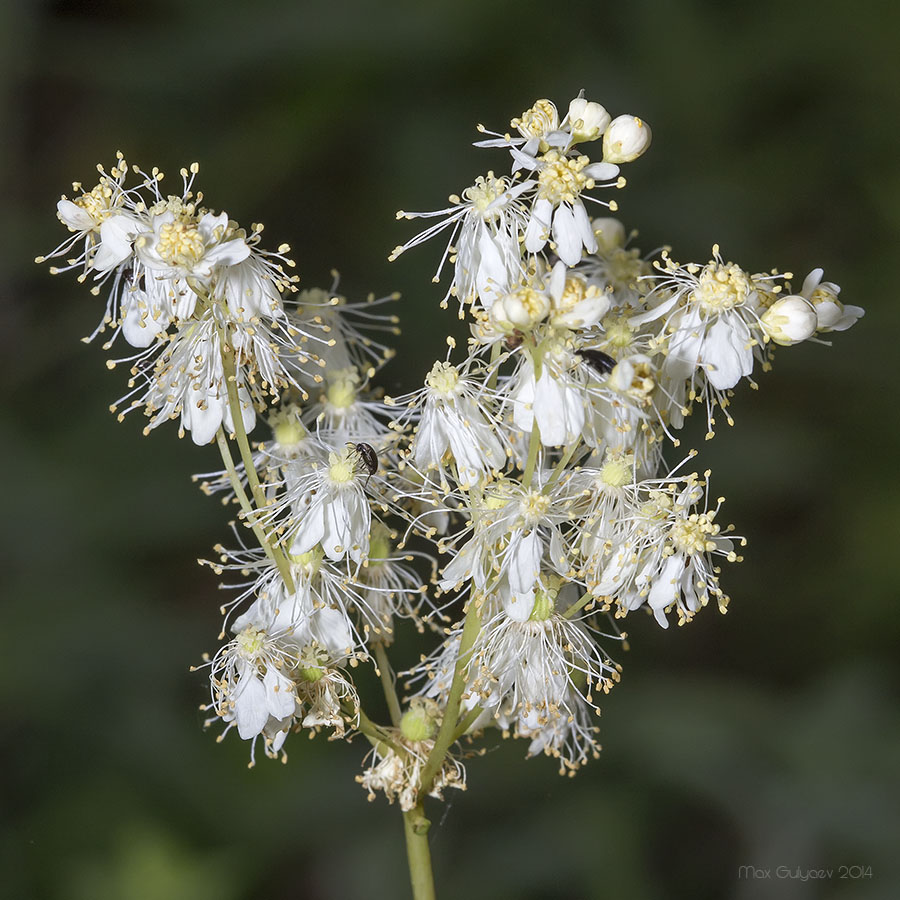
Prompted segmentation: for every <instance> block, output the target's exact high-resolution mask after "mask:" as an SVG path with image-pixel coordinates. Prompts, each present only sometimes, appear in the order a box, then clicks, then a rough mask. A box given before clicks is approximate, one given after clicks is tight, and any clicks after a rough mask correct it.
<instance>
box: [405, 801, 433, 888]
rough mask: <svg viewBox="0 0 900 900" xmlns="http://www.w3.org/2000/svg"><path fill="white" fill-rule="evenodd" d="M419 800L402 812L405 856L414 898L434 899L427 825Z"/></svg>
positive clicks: (428, 823) (428, 824)
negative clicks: (416, 803) (411, 807)
mask: <svg viewBox="0 0 900 900" xmlns="http://www.w3.org/2000/svg"><path fill="white" fill-rule="evenodd" d="M430 824H431V823H430V822H429V821H428V819H426V818H425V812H424V810H423V809H422V804H421V802H420V803H419V805H418V806H415V807H413V809H411V810H409V811H408V812H405V813H403V830H404V832H405V834H406V858H407V860H408V861H409V880H410V884H411V885H412V892H413V898H414V900H435V894H434V875H433V874H432V871H431V851H430V850H429V848H428V827H429V826H430Z"/></svg>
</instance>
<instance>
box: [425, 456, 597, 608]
mask: <svg viewBox="0 0 900 900" xmlns="http://www.w3.org/2000/svg"><path fill="white" fill-rule="evenodd" d="M543 477H544V476H543V473H537V477H536V478H535V483H534V486H533V487H525V486H524V485H521V484H518V483H517V482H515V481H512V480H511V479H503V480H502V481H499V482H497V483H495V484H494V485H492V486H489V487H488V488H487V489H486V491H485V494H484V501H483V503H482V504H481V505H479V507H478V519H477V522H476V525H475V528H474V531H473V534H472V535H471V537H470V538H469V541H468V542H467V543H466V544H465V546H463V547H462V548H461V549H460V550H459V551H458V552H457V554H456V556H455V558H454V559H453V560H452V561H451V562H450V563H449V564H448V565H447V566H446V567H445V568H444V571H443V573H442V576H441V581H440V586H441V588H442V589H443V590H451V589H453V588H455V587H458V586H460V585H461V584H462V583H463V582H465V581H467V580H469V579H471V581H472V584H473V585H474V586H475V588H476V589H477V590H478V591H485V590H486V589H488V587H489V586H491V585H493V587H492V591H493V590H496V589H497V587H498V586H499V585H500V583H501V582H502V581H503V580H504V579H505V580H506V584H507V585H508V593H507V598H508V599H507V601H506V604H505V605H506V607H507V610H508V612H509V615H512V616H515V617H516V618H518V619H527V618H528V617H529V616H530V615H531V611H532V607H533V606H534V597H535V591H536V590H537V589H538V581H539V576H540V574H541V570H542V568H544V567H545V566H546V568H548V569H552V570H554V571H556V572H557V573H559V574H561V575H562V574H564V573H566V572H567V571H568V569H569V561H568V557H567V554H566V545H565V541H564V539H563V536H562V532H561V531H560V526H562V525H563V524H565V523H567V522H569V521H570V520H571V519H572V518H573V515H574V510H573V503H574V502H575V501H576V500H577V499H578V498H579V497H580V491H579V490H578V489H577V488H572V487H570V486H569V484H568V480H567V479H564V480H558V481H555V482H553V483H552V484H551V483H549V481H548V483H547V484H546V485H545V484H543V483H542V482H543ZM476 502H477V501H476Z"/></svg>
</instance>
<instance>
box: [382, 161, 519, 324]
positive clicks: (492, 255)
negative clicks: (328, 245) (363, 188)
mask: <svg viewBox="0 0 900 900" xmlns="http://www.w3.org/2000/svg"><path fill="white" fill-rule="evenodd" d="M532 187H534V182H533V181H523V182H520V183H518V184H513V183H512V181H511V180H510V179H509V178H496V177H495V176H494V173H493V172H488V173H487V175H486V176H483V177H482V176H479V177H478V178H477V179H476V180H475V184H474V185H472V186H471V187H469V188H466V189H465V190H464V191H463V192H462V197H457V196H452V197H451V198H450V201H451V203H453V206H450V207H448V208H447V209H441V210H437V211H435V212H428V213H413V212H404V211H402V210H401V211H400V212H398V213H397V218H403V219H415V218H432V217H436V216H440V217H441V218H442V221H440V222H438V223H437V224H435V225H432V226H431V227H430V228H427V229H426V230H425V231H423V232H421V233H420V234H418V235H416V236H415V237H414V238H413V239H412V240H410V241H407V242H406V243H405V244H403V245H402V246H399V247H396V248H395V249H394V251H393V252H392V253H391V255H390V257H389V259H391V260H394V259H396V258H397V257H398V256H399V255H400V254H401V253H403V252H405V251H406V250H409V249H410V247H415V246H417V245H418V244H421V243H423V242H424V241H427V240H428V239H429V238H431V237H434V236H435V235H436V234H438V233H439V232H441V231H443V230H444V229H445V228H450V227H451V226H452V230H451V233H450V242H449V244H448V247H447V250H445V251H444V255H443V256H442V257H441V262H440V265H439V266H438V269H437V273H436V274H435V276H434V280H435V281H437V280H438V279H439V278H440V274H441V270H442V269H443V266H444V262H445V261H446V260H447V258H448V256H449V257H450V258H451V261H453V262H454V273H453V281H452V283H451V285H450V288H449V289H448V291H447V294H446V296H445V297H444V300H443V303H442V305H444V306H446V304H447V300H448V298H449V297H450V296H451V295H452V296H455V297H456V298H457V299H458V300H459V303H460V305H461V306H462V304H465V303H471V302H473V301H474V299H475V298H476V297H478V298H479V300H480V301H481V305H482V306H483V307H484V308H485V309H490V307H491V304H492V303H493V301H494V298H495V297H496V296H498V295H499V294H501V293H503V292H504V291H506V290H507V289H508V285H509V284H510V283H514V282H515V281H517V280H518V278H519V275H520V273H521V270H522V261H521V256H520V252H519V239H520V236H521V234H522V233H523V232H524V230H525V228H526V224H527V222H528V218H529V217H528V211H527V208H526V207H525V206H524V205H523V204H522V202H521V201H520V200H519V197H520V196H521V195H522V194H523V193H525V192H526V191H528V190H530V189H531V188H532ZM451 246H452V248H453V250H454V254H453V255H452V256H451V254H450V248H451Z"/></svg>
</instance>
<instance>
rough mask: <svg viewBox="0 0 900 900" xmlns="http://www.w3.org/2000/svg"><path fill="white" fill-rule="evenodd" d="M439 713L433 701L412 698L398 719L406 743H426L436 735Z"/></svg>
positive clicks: (423, 698) (424, 698)
mask: <svg viewBox="0 0 900 900" xmlns="http://www.w3.org/2000/svg"><path fill="white" fill-rule="evenodd" d="M439 717H440V711H439V709H438V706H437V704H436V703H435V702H434V700H429V699H428V698H426V697H413V698H412V700H411V701H410V703H409V709H408V710H406V712H405V713H403V715H402V716H401V717H400V731H401V732H402V733H403V737H405V738H406V739H407V740H408V741H428V740H431V738H433V737H434V736H435V734H436V733H437V722H438V718H439Z"/></svg>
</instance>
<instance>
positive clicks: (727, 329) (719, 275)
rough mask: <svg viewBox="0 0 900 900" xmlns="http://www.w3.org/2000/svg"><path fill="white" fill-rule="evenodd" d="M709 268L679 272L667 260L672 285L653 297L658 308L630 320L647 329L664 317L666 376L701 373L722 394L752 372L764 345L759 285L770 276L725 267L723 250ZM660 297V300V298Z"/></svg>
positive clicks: (666, 284)
mask: <svg viewBox="0 0 900 900" xmlns="http://www.w3.org/2000/svg"><path fill="white" fill-rule="evenodd" d="M713 252H714V256H715V258H714V259H713V260H712V261H710V262H709V263H708V264H707V265H706V266H704V267H703V268H702V269H701V270H700V273H699V275H697V274H696V272H697V270H698V268H699V267H697V266H686V267H680V266H677V265H676V264H674V263H671V261H668V260H667V266H668V268H667V280H665V281H663V282H662V283H661V284H660V285H659V286H658V287H657V288H655V289H654V293H653V295H651V297H649V298H648V300H649V301H651V302H656V303H657V305H655V306H652V307H651V308H650V310H649V311H648V312H645V313H641V314H639V315H636V316H634V317H633V318H632V319H631V324H632V325H643V324H645V323H647V322H650V321H654V320H656V319H659V318H661V317H663V316H664V317H665V318H664V326H663V330H662V331H661V332H660V335H661V339H666V340H667V353H666V358H665V362H664V363H663V371H664V372H665V373H666V374H668V375H670V376H671V377H672V378H674V379H685V378H691V377H692V375H693V373H694V372H695V371H696V370H698V369H699V370H701V371H702V372H703V373H704V374H705V377H706V380H707V381H708V382H709V384H710V385H711V386H712V387H713V388H714V389H715V390H717V391H724V390H727V389H729V388H733V387H734V386H735V385H736V384H737V383H738V381H740V379H741V378H742V377H744V376H746V375H749V374H750V373H751V372H752V371H753V348H754V347H756V346H758V344H759V337H758V336H757V335H758V334H759V330H760V326H759V314H758V310H759V308H760V297H759V285H760V284H761V283H762V282H763V281H764V280H765V279H766V278H768V276H752V277H751V276H750V275H748V274H747V273H746V272H744V271H743V269H741V268H740V267H739V266H737V265H735V264H734V263H723V262H722V260H721V257H719V255H718V247H714V248H713ZM658 298H661V299H658Z"/></svg>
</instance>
